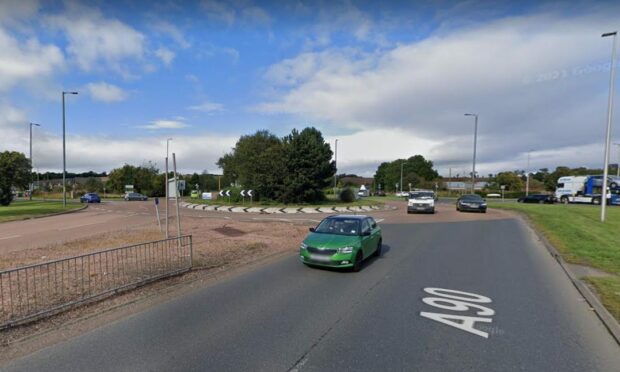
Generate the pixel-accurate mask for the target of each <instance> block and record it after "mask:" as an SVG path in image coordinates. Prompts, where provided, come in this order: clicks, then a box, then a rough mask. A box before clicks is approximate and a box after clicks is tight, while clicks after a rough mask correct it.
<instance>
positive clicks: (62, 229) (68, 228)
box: [57, 222, 102, 231]
mask: <svg viewBox="0 0 620 372" xmlns="http://www.w3.org/2000/svg"><path fill="white" fill-rule="evenodd" d="M100 223H102V222H91V223H85V224H82V225H76V226H69V227H63V228H60V229H57V230H58V231H64V230H71V229H76V228H78V227H84V226H90V225H97V224H100Z"/></svg>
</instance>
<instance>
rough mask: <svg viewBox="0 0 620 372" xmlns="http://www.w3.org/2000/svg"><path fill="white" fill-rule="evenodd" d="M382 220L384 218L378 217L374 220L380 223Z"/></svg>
mask: <svg viewBox="0 0 620 372" xmlns="http://www.w3.org/2000/svg"><path fill="white" fill-rule="evenodd" d="M383 221H385V218H378V219H376V220H375V222H376V223H381V222H383Z"/></svg>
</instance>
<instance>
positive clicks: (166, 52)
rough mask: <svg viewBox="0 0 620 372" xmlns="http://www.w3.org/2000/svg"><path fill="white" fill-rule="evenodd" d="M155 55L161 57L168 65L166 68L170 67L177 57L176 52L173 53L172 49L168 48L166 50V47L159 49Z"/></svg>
mask: <svg viewBox="0 0 620 372" xmlns="http://www.w3.org/2000/svg"><path fill="white" fill-rule="evenodd" d="M155 55H156V56H157V57H159V59H161V60H162V62H163V63H164V64H165V65H166V66H170V63H171V62H172V60H173V59H174V57H175V54H174V52H172V51H171V50H170V49H168V48H164V47H160V48H159V49H157V50H156V51H155Z"/></svg>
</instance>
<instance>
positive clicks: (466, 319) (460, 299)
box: [420, 288, 495, 338]
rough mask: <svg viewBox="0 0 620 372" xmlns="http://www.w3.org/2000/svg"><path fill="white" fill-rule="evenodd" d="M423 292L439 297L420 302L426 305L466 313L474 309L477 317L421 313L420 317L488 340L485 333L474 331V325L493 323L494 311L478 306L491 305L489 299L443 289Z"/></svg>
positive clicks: (424, 299) (426, 289)
mask: <svg viewBox="0 0 620 372" xmlns="http://www.w3.org/2000/svg"><path fill="white" fill-rule="evenodd" d="M424 292H426V293H428V294H431V295H434V296H439V297H425V298H423V299H422V302H424V303H425V304H427V305H431V306H434V307H437V308H440V309H444V310H451V311H468V310H472V309H476V315H479V316H478V317H475V316H465V315H452V314H442V313H430V312H426V311H421V312H420V316H421V317H424V318H427V319H431V320H434V321H437V322H439V323H443V324H446V325H449V326H451V327H454V328H458V329H460V330H463V331H465V332H469V333H473V334H475V335H477V336H480V337H484V338H489V334H488V333H487V332H484V331H481V330H479V329H476V328H475V325H476V323H477V322H481V323H491V322H492V321H493V319H492V318H491V316H493V315H495V310H493V309H491V308H488V307H486V306H483V305H480V304H488V303H491V302H492V301H491V299H490V298H488V297H486V296H482V295H479V294H475V293H470V292H463V291H457V290H454V289H444V288H424ZM484 317H488V318H484Z"/></svg>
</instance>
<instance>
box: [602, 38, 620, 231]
mask: <svg viewBox="0 0 620 372" xmlns="http://www.w3.org/2000/svg"><path fill="white" fill-rule="evenodd" d="M617 34H618V31H614V32H607V33H604V34H603V35H601V37H608V36H613V44H612V47H611V68H610V73H609V99H608V101H607V133H606V135H605V161H604V167H603V186H602V188H603V190H602V194H603V195H602V197H601V222H605V207H606V205H607V174H608V173H609V170H608V169H607V168H608V167H609V147H610V145H609V144H610V142H611V118H612V116H613V107H614V78H615V76H616V35H617Z"/></svg>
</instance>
